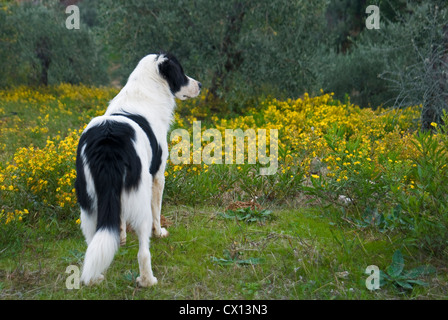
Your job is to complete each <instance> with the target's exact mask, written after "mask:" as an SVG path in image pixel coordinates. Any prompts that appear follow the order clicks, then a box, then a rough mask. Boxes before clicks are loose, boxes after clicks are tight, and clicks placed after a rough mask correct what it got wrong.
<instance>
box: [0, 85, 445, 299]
mask: <svg viewBox="0 0 448 320" xmlns="http://www.w3.org/2000/svg"><path fill="white" fill-rule="evenodd" d="M117 92H118V91H117V89H113V88H103V87H101V88H98V87H87V86H71V85H66V84H63V85H58V86H49V87H42V88H38V89H33V88H29V87H17V88H14V89H9V90H2V91H0V131H1V134H0V299H446V297H447V291H448V276H447V267H446V261H447V258H448V205H447V194H448V184H447V183H446V181H447V178H448V167H447V163H448V153H447V144H448V137H447V136H446V129H447V128H446V127H443V126H442V127H440V126H438V125H436V124H435V123H434V124H433V130H432V132H421V131H419V129H418V128H419V125H420V124H419V117H420V112H421V107H420V106H409V107H408V108H404V109H400V110H389V109H382V108H377V109H375V110H373V109H361V108H359V107H358V106H356V105H354V104H352V103H351V102H350V100H349V99H348V98H347V100H346V101H338V100H335V99H334V98H333V95H332V94H328V93H324V92H321V95H319V96H315V97H311V96H309V95H308V94H306V93H305V94H304V95H303V96H302V97H300V98H299V99H297V100H287V101H279V100H277V99H275V98H273V97H263V98H260V99H258V100H254V101H253V104H252V105H248V106H246V108H245V109H244V113H243V114H230V115H229V114H226V112H224V111H222V110H224V109H223V108H225V106H211V105H210V104H209V103H207V102H206V93H203V94H201V96H200V97H198V98H197V99H195V100H191V101H186V102H178V108H177V111H176V114H175V120H174V122H173V126H172V128H173V129H175V128H182V129H186V130H187V131H188V132H189V133H190V136H192V134H193V130H192V128H193V123H194V121H201V124H202V130H203V131H204V130H206V129H207V128H215V129H217V130H218V131H219V132H221V133H222V136H223V137H224V133H225V130H226V129H237V128H239V129H242V130H243V131H244V130H248V129H267V130H268V129H277V130H278V133H279V143H278V168H277V172H276V173H275V174H273V175H260V174H259V171H260V169H261V168H262V167H263V165H262V164H260V161H257V162H256V163H255V164H248V161H247V160H248V158H247V156H248V155H247V152H245V158H244V160H245V161H244V162H243V163H239V164H236V163H235V164H218V163H215V164H205V163H203V162H202V163H200V164H193V161H189V163H180V164H174V163H172V162H171V161H170V160H168V165H167V172H166V188H165V193H164V203H163V208H162V215H163V216H164V218H165V219H164V222H165V225H166V226H167V228H168V231H169V232H170V236H169V237H168V238H164V239H153V240H152V241H151V255H152V259H153V260H152V265H153V270H154V274H155V276H156V277H157V278H158V280H159V283H158V284H157V286H155V287H152V288H146V289H143V288H138V287H137V286H136V284H135V278H136V277H137V276H138V263H137V250H138V241H137V239H136V237H135V235H134V234H133V233H129V236H128V242H127V244H126V245H125V246H123V247H121V248H120V249H119V251H118V253H117V254H116V257H115V260H114V262H113V263H112V265H111V267H110V269H109V270H108V271H107V273H106V280H105V281H103V282H102V283H101V284H99V285H97V286H94V287H84V286H81V287H80V289H73V290H69V289H67V287H66V280H67V278H68V277H69V275H70V274H69V273H66V268H67V267H68V266H70V265H75V266H78V267H79V268H81V266H82V261H83V256H84V252H85V249H86V245H85V242H84V239H83V236H82V233H81V230H80V228H79V210H78V206H77V203H76V196H75V192H74V181H75V179H76V172H75V166H74V163H75V155H76V146H77V143H78V139H79V136H80V133H81V132H82V129H83V128H84V127H85V125H86V123H88V122H89V120H90V119H91V118H92V117H94V116H96V115H101V114H102V113H103V112H104V111H105V109H106V107H107V103H108V101H109V100H110V99H112V98H113V97H114V95H115V94H116V93H117ZM212 107H213V108H212ZM230 109H231V108H230ZM216 110H218V111H216ZM219 110H221V111H219ZM445 123H446V121H445ZM268 131H269V130H268ZM168 138H170V137H168ZM268 141H269V139H268ZM178 142H179V141H177V140H173V141H171V140H170V148H173V147H174V146H175V145H176V144H177V143H178ZM213 143H215V141H213V142H207V141H202V145H203V147H207V146H208V145H209V144H210V145H211V144H213ZM250 143H251V141H249V140H248V141H247V144H246V145H245V147H244V148H245V150H246V151H247V149H248V148H249V145H248V144H250ZM253 143H258V141H255V142H253ZM214 146H215V145H214ZM257 146H258V144H257ZM191 147H192V146H191ZM268 149H269V145H268ZM216 150H217V149H216V148H215V154H214V155H215V156H218V158H220V156H221V155H222V157H223V158H224V156H225V154H224V150H222V151H223V152H222V154H216ZM190 156H191V159H193V153H191V154H190ZM257 160H259V159H258V158H257ZM370 265H376V266H378V268H379V269H380V270H381V283H380V288H379V289H377V290H374V291H370V290H368V289H367V288H366V279H367V277H368V276H369V275H368V274H366V273H365V270H366V268H367V267H368V266H370Z"/></svg>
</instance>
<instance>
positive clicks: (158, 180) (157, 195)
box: [151, 172, 169, 238]
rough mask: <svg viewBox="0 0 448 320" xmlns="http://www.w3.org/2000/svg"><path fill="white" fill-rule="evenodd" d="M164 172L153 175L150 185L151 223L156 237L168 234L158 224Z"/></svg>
mask: <svg viewBox="0 0 448 320" xmlns="http://www.w3.org/2000/svg"><path fill="white" fill-rule="evenodd" d="M164 173H165V172H162V174H158V175H156V176H155V177H154V181H153V185H152V201H151V211H152V225H153V232H154V235H155V236H156V237H158V238H164V237H167V236H168V234H169V233H168V231H167V230H166V229H165V228H162V227H161V225H160V212H161V208H162V195H163V188H164V187H165V175H164Z"/></svg>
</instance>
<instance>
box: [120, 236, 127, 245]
mask: <svg viewBox="0 0 448 320" xmlns="http://www.w3.org/2000/svg"><path fill="white" fill-rule="evenodd" d="M125 245H126V237H120V246H121V247H123V246H125Z"/></svg>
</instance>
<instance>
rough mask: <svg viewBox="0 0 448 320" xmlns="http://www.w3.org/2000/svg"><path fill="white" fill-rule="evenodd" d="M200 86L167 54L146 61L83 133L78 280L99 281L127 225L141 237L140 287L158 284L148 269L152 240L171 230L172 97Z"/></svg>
mask: <svg viewBox="0 0 448 320" xmlns="http://www.w3.org/2000/svg"><path fill="white" fill-rule="evenodd" d="M200 90H201V83H200V82H198V81H196V80H194V79H192V78H190V77H187V76H186V75H185V74H184V72H183V69H182V66H181V65H180V64H179V62H178V61H177V59H176V58H175V57H174V56H172V55H170V54H165V53H163V54H151V55H148V56H146V57H144V58H143V59H142V60H141V61H140V62H139V64H138V65H137V67H136V68H135V70H134V71H133V72H132V73H131V75H130V76H129V79H128V82H127V83H126V85H125V86H124V87H123V89H122V90H121V91H120V92H119V93H118V95H117V96H116V97H115V98H114V99H113V100H112V101H111V102H110V104H109V106H108V108H107V111H106V113H105V114H104V115H103V116H100V117H96V118H94V119H92V121H91V122H90V123H89V124H88V125H87V127H86V129H85V130H84V132H83V133H82V135H81V138H80V141H79V145H78V151H77V159H76V170H77V179H76V182H75V188H76V194H77V197H78V202H79V204H80V207H81V229H82V231H83V234H84V236H85V238H86V242H87V244H88V247H87V251H86V255H85V260H84V265H83V270H82V275H81V281H82V282H83V283H84V284H87V285H89V284H93V283H96V282H99V281H101V280H102V279H104V277H103V275H102V273H103V272H104V271H105V270H106V269H107V268H108V267H109V265H110V264H111V262H112V260H113V258H114V255H115V252H116V251H117V250H118V247H119V245H120V243H121V244H124V243H125V242H126V224H128V225H130V226H131V227H132V228H133V229H134V230H135V232H136V234H137V235H138V239H139V251H138V263H139V268H140V276H139V277H138V278H137V283H138V284H139V285H140V286H142V287H147V286H151V285H154V284H156V283H157V279H156V278H155V277H154V275H153V273H152V268H151V255H150V252H149V239H150V237H151V233H152V229H154V231H153V232H154V235H155V236H157V237H165V236H167V235H168V232H167V230H166V229H165V228H161V226H160V209H161V203H162V193H163V188H164V185H165V165H166V160H167V158H168V143H167V133H168V129H169V126H170V123H171V121H172V119H173V111H174V108H175V98H178V99H181V100H184V99H187V98H192V97H196V96H197V95H198V94H199V92H200Z"/></svg>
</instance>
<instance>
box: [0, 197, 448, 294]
mask: <svg viewBox="0 0 448 320" xmlns="http://www.w3.org/2000/svg"><path fill="white" fill-rule="evenodd" d="M222 210H223V209H222V208H216V207H200V208H198V207H197V208H194V207H185V206H170V205H167V206H165V208H164V210H163V212H164V215H165V216H166V217H167V218H168V219H169V220H170V221H172V222H173V224H172V225H171V226H170V227H169V232H170V235H169V237H167V238H164V239H152V241H151V255H152V265H153V271H154V274H155V276H156V277H157V278H158V280H159V283H158V284H157V285H156V286H154V287H151V288H139V287H137V286H136V283H135V278H136V277H137V276H138V263H137V251H138V241H137V239H136V236H135V235H134V234H133V233H132V232H131V233H129V234H128V241H127V244H126V245H125V246H123V247H121V248H120V249H119V251H118V252H117V254H116V256H115V259H114V261H113V263H112V265H111V267H110V268H109V269H108V271H107V273H106V280H105V281H103V282H102V283H100V284H99V285H96V286H92V287H85V286H82V285H81V287H80V289H73V290H69V289H67V288H66V280H67V278H68V277H69V274H68V273H65V270H66V268H67V267H68V266H69V265H76V266H79V267H81V264H82V260H83V256H84V252H85V249H86V245H85V242H84V239H83V237H82V234H81V231H80V230H78V229H77V228H74V227H73V226H72V225H67V226H63V225H59V226H58V225H55V224H54V225H47V226H45V227H42V226H41V227H39V228H36V229H34V230H28V231H27V232H26V233H25V235H26V236H24V237H23V238H22V241H21V242H22V243H21V245H16V246H15V247H13V248H10V249H9V248H8V247H6V251H3V252H2V253H1V256H0V288H1V289H0V298H1V299H396V298H404V299H407V298H422V299H427V298H431V299H438V298H443V297H444V296H443V294H444V293H443V292H444V290H446V289H447V285H446V281H447V277H446V275H445V274H443V273H439V274H437V275H433V276H432V278H431V279H426V280H427V282H429V283H431V285H430V286H428V287H418V286H416V287H415V288H414V290H402V289H400V288H395V287H394V286H392V285H389V286H387V287H384V288H381V289H380V290H378V291H375V292H370V291H369V290H367V288H366V286H365V280H366V278H367V275H365V274H364V270H365V268H366V267H367V266H368V265H371V264H375V265H378V267H379V268H380V269H385V268H386V267H387V266H388V265H389V264H390V262H391V259H392V255H393V252H394V250H395V246H394V243H393V242H394V241H393V239H384V237H382V236H381V235H380V234H375V232H372V231H370V232H358V231H356V230H351V229H341V228H335V227H334V225H333V224H332V223H331V220H330V219H329V218H326V217H324V216H320V215H319V212H318V211H316V210H315V209H313V210H310V209H306V210H305V209H275V210H273V212H274V215H275V218H274V219H273V220H272V221H269V222H263V223H245V222H241V221H237V220H229V219H224V218H222V217H220V215H219V214H218V213H220V212H222ZM63 228H68V230H69V232H70V236H69V237H67V234H62V235H58V234H57V232H58V230H60V229H63ZM405 260H406V261H407V263H408V264H409V265H412V264H413V263H415V261H413V260H415V257H412V256H411V255H410V254H406V253H405ZM240 261H243V262H245V263H240Z"/></svg>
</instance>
